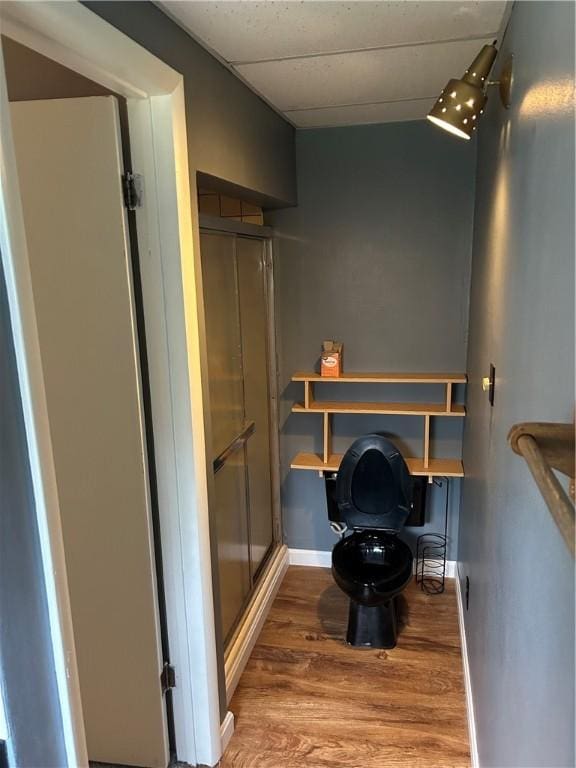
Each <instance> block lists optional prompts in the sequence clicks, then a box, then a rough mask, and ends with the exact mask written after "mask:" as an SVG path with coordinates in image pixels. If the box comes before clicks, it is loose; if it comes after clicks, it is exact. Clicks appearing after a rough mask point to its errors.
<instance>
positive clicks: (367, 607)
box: [332, 435, 413, 649]
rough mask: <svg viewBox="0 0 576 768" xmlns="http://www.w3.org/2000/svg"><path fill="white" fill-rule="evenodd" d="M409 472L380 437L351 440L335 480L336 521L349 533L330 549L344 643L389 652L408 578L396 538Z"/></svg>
mask: <svg viewBox="0 0 576 768" xmlns="http://www.w3.org/2000/svg"><path fill="white" fill-rule="evenodd" d="M411 497H412V483H411V478H410V473H409V472H408V468H407V466H406V463H405V461H404V459H403V458H402V455H401V454H400V452H399V451H398V449H397V448H396V446H395V445H394V444H393V443H392V442H390V440H388V439H386V438H385V437H383V436H382V435H365V436H364V437H361V438H359V439H358V440H356V441H355V442H354V443H353V445H352V446H351V447H350V448H349V450H348V451H347V453H346V454H345V455H344V457H343V459H342V463H341V464H340V469H339V470H338V477H337V480H336V502H337V504H338V509H339V514H340V519H341V520H342V521H343V523H344V524H345V526H346V528H347V530H348V531H350V534H349V535H347V536H345V537H344V538H342V539H341V540H340V541H339V542H338V543H337V544H336V546H335V547H334V549H333V551H332V573H333V576H334V580H335V582H336V584H338V586H339V587H340V589H341V590H342V591H343V592H344V593H345V594H346V595H348V597H349V598H350V611H349V617H348V631H347V636H346V642H347V643H348V644H349V645H352V646H355V647H364V648H388V649H389V648H394V646H395V645H396V640H397V634H398V621H397V606H396V598H397V596H398V595H399V594H400V593H401V592H402V590H403V589H404V588H405V587H406V586H407V584H408V583H409V581H410V579H411V577H412V561H413V557H412V552H411V551H410V548H409V547H408V546H407V545H406V544H405V543H404V542H403V541H401V540H400V539H399V538H398V533H399V531H400V530H401V529H402V528H403V526H404V523H405V522H406V519H407V517H408V515H409V513H410V505H411Z"/></svg>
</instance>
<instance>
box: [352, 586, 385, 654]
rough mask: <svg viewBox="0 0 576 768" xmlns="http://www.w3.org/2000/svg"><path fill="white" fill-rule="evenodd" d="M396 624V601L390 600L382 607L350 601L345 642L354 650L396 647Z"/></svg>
mask: <svg viewBox="0 0 576 768" xmlns="http://www.w3.org/2000/svg"><path fill="white" fill-rule="evenodd" d="M397 634H398V624H397V617H396V601H395V599H394V598H391V599H390V600H388V601H387V602H385V603H383V604H382V605H361V604H360V603H356V602H355V601H354V600H350V611H349V614H348V632H347V634H346V642H347V643H348V645H353V646H354V647H355V648H384V649H390V648H394V647H395V646H396V637H397Z"/></svg>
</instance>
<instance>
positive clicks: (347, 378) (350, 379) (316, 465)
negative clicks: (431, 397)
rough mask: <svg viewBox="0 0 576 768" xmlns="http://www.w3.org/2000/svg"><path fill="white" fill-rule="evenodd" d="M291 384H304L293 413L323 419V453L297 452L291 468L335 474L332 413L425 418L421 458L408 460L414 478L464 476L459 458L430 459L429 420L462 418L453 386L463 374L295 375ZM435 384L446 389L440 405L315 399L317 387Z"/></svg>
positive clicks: (338, 458) (338, 459) (339, 457)
mask: <svg viewBox="0 0 576 768" xmlns="http://www.w3.org/2000/svg"><path fill="white" fill-rule="evenodd" d="M292 381H299V382H303V383H304V402H303V403H295V404H294V405H293V406H292V412H293V413H317V414H321V415H322V416H323V452H322V455H318V454H315V453H299V454H297V456H296V457H295V458H294V460H293V461H292V463H291V465H290V466H291V468H292V469H307V470H313V471H316V472H318V473H319V474H320V475H321V474H322V473H323V472H336V471H338V468H339V466H340V462H341V461H342V454H335V453H332V416H333V415H334V414H367V415H389V416H420V417H423V418H424V440H423V456H422V458H407V459H406V463H407V465H408V469H409V470H410V472H411V474H413V475H421V476H427V477H428V479H429V481H430V482H431V481H432V478H433V477H436V476H441V477H463V476H464V467H463V465H462V461H461V460H460V459H433V458H431V457H430V419H431V418H432V417H447V416H450V417H463V416H465V415H466V409H465V408H464V406H463V405H460V404H458V403H454V402H453V400H452V385H453V384H465V383H466V382H467V376H466V374H464V373H349V374H346V375H343V376H339V377H338V378H333V379H332V378H328V377H322V376H320V375H319V374H317V373H301V372H300V373H295V374H294V376H292ZM324 383H326V384H335V383H341V384H438V385H442V386H444V387H445V398H444V399H443V401H442V402H440V403H408V402H406V403H396V402H394V403H391V402H378V403H369V402H362V401H323V400H315V399H314V389H315V385H317V384H324Z"/></svg>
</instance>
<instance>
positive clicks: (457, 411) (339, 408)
mask: <svg viewBox="0 0 576 768" xmlns="http://www.w3.org/2000/svg"><path fill="white" fill-rule="evenodd" d="M292 411H293V412H294V413H371V414H387V415H397V416H464V415H465V413H466V410H465V408H464V406H463V405H458V404H456V405H453V406H452V410H450V411H447V410H446V405H445V404H444V403H361V402H357V401H355V402H321V401H319V400H313V401H312V402H310V404H309V405H308V408H306V406H305V405H304V404H303V403H295V404H294V405H293V406H292Z"/></svg>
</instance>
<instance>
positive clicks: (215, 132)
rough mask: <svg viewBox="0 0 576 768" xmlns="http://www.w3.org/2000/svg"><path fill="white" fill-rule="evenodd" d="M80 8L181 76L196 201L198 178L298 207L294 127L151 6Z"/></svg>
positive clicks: (127, 4) (92, 5)
mask: <svg viewBox="0 0 576 768" xmlns="http://www.w3.org/2000/svg"><path fill="white" fill-rule="evenodd" d="M84 4H85V5H86V6H88V7H89V8H90V9H91V10H92V11H94V12H95V13H97V14H98V15H99V16H101V17H102V18H103V19H106V21H108V22H110V23H111V24H113V25H114V26H115V27H117V28H118V29H119V30H121V31H122V32H124V33H125V34H126V35H128V37H131V38H132V39H133V40H135V41H136V42H137V43H140V45H142V46H143V47H144V48H147V49H148V50H149V51H151V52H152V53H153V54H154V55H155V56H158V58H160V59H162V61H165V62H166V64H168V65H169V66H171V67H173V68H174V69H175V70H177V71H178V72H181V73H182V74H183V75H184V91H185V98H186V117H187V120H186V122H187V136H188V153H189V156H188V160H189V163H190V171H191V174H192V178H191V183H192V188H193V189H192V199H193V200H194V199H195V197H196V172H197V171H200V172H202V173H205V174H209V175H211V176H215V177H218V178H219V179H222V180H224V181H227V182H230V183H231V184H233V185H236V186H238V187H241V188H242V190H243V191H242V190H238V193H239V194H240V195H241V196H242V197H244V198H245V199H250V198H251V199H255V200H259V201H261V202H266V200H265V198H269V200H268V203H269V204H270V203H272V202H273V201H276V202H278V201H280V202H281V203H288V204H290V203H294V202H295V199H296V175H295V162H294V128H293V127H292V126H291V125H290V124H289V123H287V122H286V120H284V119H283V118H282V117H280V116H279V115H278V114H277V113H276V112H274V110H273V109H271V108H270V107H269V106H268V105H267V104H265V103H264V102H263V101H262V99H260V98H259V97H258V96H256V94H254V93H253V91H251V90H249V88H247V87H246V86H245V85H244V83H242V82H241V81H240V80H239V79H238V78H237V77H236V76H235V75H233V74H232V72H230V71H229V70H228V69H226V67H224V66H223V65H222V64H220V63H219V62H218V61H217V60H216V59H215V58H214V57H213V56H211V55H210V54H209V53H208V52H207V51H206V50H205V49H204V48H202V47H201V46H200V45H198V43H197V42H196V41H195V40H193V39H192V38H191V37H190V35H188V34H187V33H186V32H184V30H183V29H182V28H181V27H179V26H178V25H177V24H175V23H174V22H173V21H172V20H171V19H169V18H168V16H166V15H165V14H164V13H163V12H162V11H161V10H160V9H159V8H157V7H156V6H155V5H154V4H153V3H149V2H130V1H128V2H120V1H118V2H86V3H84ZM253 193H257V194H256V196H255V197H254V194H253Z"/></svg>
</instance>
